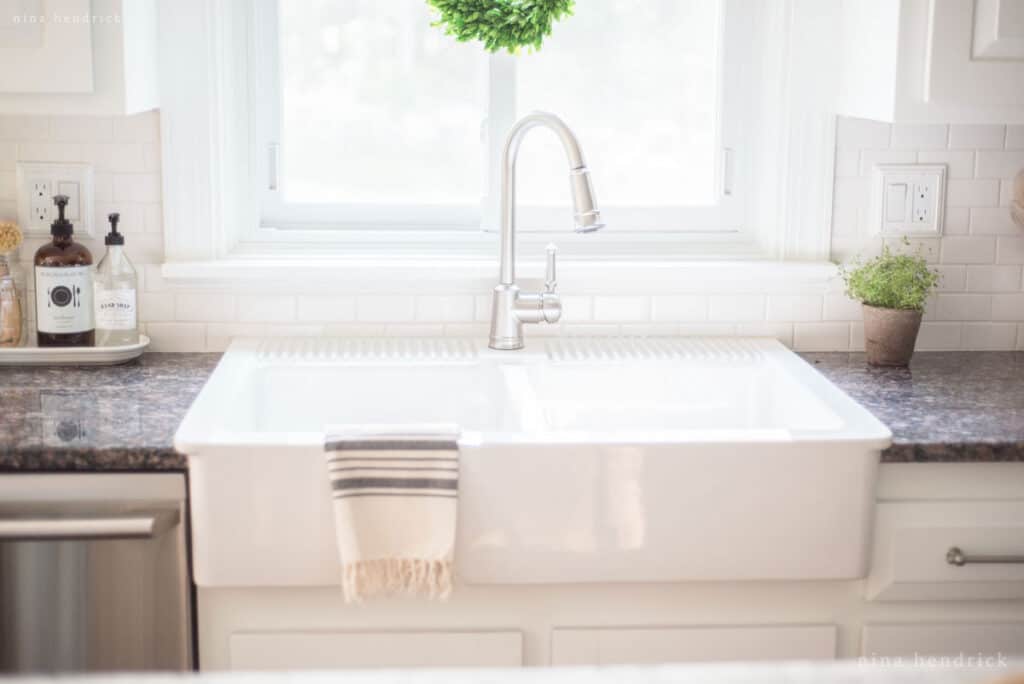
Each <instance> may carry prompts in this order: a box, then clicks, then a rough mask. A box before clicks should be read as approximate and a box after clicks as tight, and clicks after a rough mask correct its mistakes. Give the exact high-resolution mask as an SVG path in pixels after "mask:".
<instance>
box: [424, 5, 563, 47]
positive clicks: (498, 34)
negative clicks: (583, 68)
mask: <svg viewBox="0 0 1024 684" xmlns="http://www.w3.org/2000/svg"><path fill="white" fill-rule="evenodd" d="M427 4H429V5H430V6H432V7H433V8H434V9H436V10H437V11H438V12H439V13H440V15H441V18H440V19H438V20H437V21H436V22H434V26H442V27H444V32H445V33H447V34H448V35H450V36H455V38H456V40H459V41H461V42H466V41H469V40H479V41H481V42H483V44H484V48H486V49H487V51H488V52H497V51H498V50H500V49H502V48H505V49H506V50H508V51H509V53H510V54H515V53H516V52H518V50H519V48H521V47H532V48H533V49H535V50H539V49H540V46H541V43H543V42H544V36H547V35H549V34H550V33H551V25H552V24H554V22H556V21H558V20H559V19H561V18H562V17H564V16H566V15H569V16H571V15H572V10H573V8H574V7H575V5H576V2H575V0H427Z"/></svg>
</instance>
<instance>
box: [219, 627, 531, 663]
mask: <svg viewBox="0 0 1024 684" xmlns="http://www.w3.org/2000/svg"><path fill="white" fill-rule="evenodd" d="M230 649H231V655H230V658H231V669H232V670H249V671H253V670H330V669H352V668H406V667H413V668H415V667H520V666H521V665H522V664H523V636H522V633H521V632H518V631H511V630H510V631H500V632H487V631H479V632H476V631H460V632H451V631H450V632H440V631H437V632H435V631H423V632H409V631H404V632H402V631H395V632H349V631H336V632H301V631H291V632H248V633H246V632H242V633H237V632H236V633H235V634H232V635H231V638H230Z"/></svg>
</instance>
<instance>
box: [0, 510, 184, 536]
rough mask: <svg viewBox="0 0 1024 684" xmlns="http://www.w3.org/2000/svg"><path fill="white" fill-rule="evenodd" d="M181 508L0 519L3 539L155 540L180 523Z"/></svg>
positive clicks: (0, 534) (0, 530)
mask: <svg viewBox="0 0 1024 684" xmlns="http://www.w3.org/2000/svg"><path fill="white" fill-rule="evenodd" d="M178 521H179V517H178V511H176V510H168V511H160V512H146V513H141V512H140V513H123V514H119V515H97V516H88V515H85V516H80V517H60V516H54V517H44V516H38V517H11V518H0V542H2V541H80V540H91V539H152V538H153V537H156V536H158V535H160V534H162V533H163V532H166V531H167V530H169V529H171V528H172V527H174V526H175V525H177V524H178Z"/></svg>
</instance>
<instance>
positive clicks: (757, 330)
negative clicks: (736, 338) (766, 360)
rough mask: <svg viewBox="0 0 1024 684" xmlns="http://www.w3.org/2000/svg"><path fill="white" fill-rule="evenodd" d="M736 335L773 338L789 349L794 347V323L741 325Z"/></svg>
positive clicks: (738, 325)
mask: <svg viewBox="0 0 1024 684" xmlns="http://www.w3.org/2000/svg"><path fill="white" fill-rule="evenodd" d="M736 334H737V335H741V336H744V337H747V336H749V337H772V338H775V339H776V340H778V341H779V342H781V343H782V344H784V345H786V346H787V347H790V348H792V346H793V324H792V323H776V322H768V321H765V322H763V323H760V322H758V323H739V324H737V326H736Z"/></svg>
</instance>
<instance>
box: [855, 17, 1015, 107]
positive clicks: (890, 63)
mask: <svg viewBox="0 0 1024 684" xmlns="http://www.w3.org/2000/svg"><path fill="white" fill-rule="evenodd" d="M840 7H841V9H840V21H839V26H840V29H839V30H840V31H841V32H842V36H841V40H840V42H839V45H840V47H841V53H842V58H843V65H842V69H841V72H840V84H839V91H840V94H839V104H838V110H839V113H840V114H844V115H848V116H858V117H863V118H868V119H879V120H883V121H895V122H928V121H932V122H940V123H1021V122H1024V0H898V1H894V0H840Z"/></svg>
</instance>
